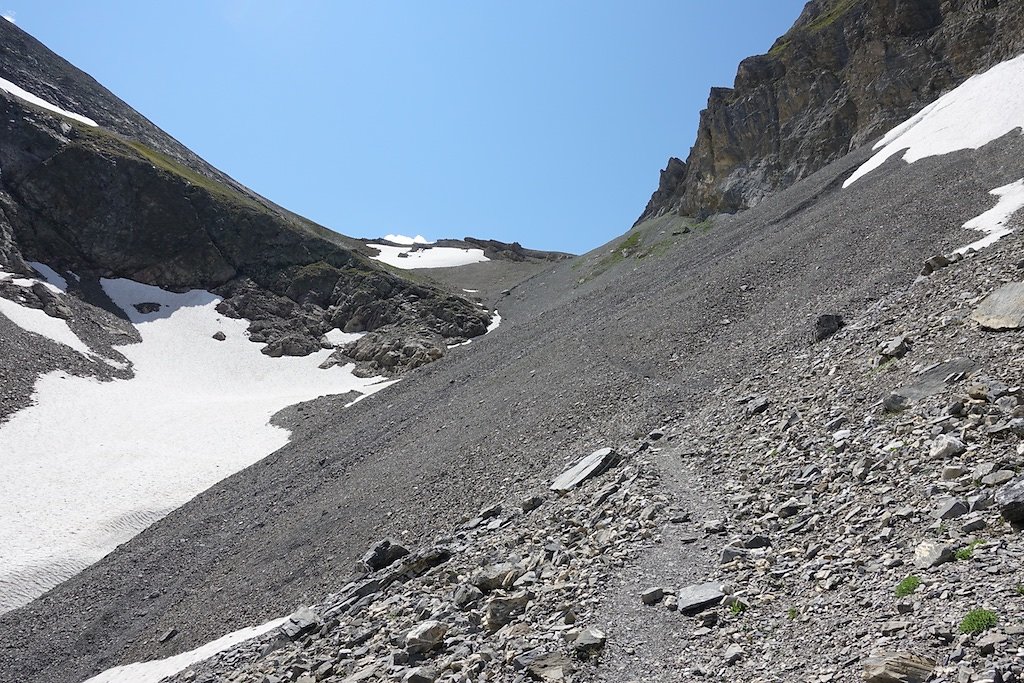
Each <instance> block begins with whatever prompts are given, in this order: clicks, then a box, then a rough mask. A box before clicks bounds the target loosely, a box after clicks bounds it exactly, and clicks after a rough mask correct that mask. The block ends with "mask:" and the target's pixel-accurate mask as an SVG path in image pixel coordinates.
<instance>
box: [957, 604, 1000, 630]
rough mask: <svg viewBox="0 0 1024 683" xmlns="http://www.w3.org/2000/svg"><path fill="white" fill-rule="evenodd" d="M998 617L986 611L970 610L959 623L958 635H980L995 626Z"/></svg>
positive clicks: (990, 611)
mask: <svg viewBox="0 0 1024 683" xmlns="http://www.w3.org/2000/svg"><path fill="white" fill-rule="evenodd" d="M998 621H999V617H998V616H997V615H996V613H995V612H993V611H992V610H988V609H972V610H971V611H970V612H968V613H967V615H966V616H965V617H964V618H963V620H962V621H961V622H960V633H981V632H982V631H987V630H988V629H990V628H992V627H993V626H995V625H996V623H997V622H998Z"/></svg>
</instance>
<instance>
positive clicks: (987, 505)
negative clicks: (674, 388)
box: [174, 236, 1024, 683]
mask: <svg viewBox="0 0 1024 683" xmlns="http://www.w3.org/2000/svg"><path fill="white" fill-rule="evenodd" d="M1004 239H1006V240H1013V239H1015V238H1014V237H1013V236H1010V237H1008V238H1004ZM1008 244H1009V245H1010V246H1009V247H1007V249H1010V250H1011V251H1013V250H1012V249H1011V247H1013V244H1014V243H1013V242H1012V241H1011V242H1008ZM1001 248H1002V247H998V248H996V249H995V250H993V252H992V253H991V254H987V253H983V254H974V255H969V256H968V257H966V258H964V259H962V260H959V261H957V262H956V263H955V264H951V265H950V266H948V267H945V268H943V269H941V270H937V271H935V272H933V273H932V274H931V275H930V276H929V277H927V278H921V279H919V280H918V281H917V282H915V284H914V285H913V287H911V288H909V289H908V290H906V291H903V292H896V293H891V294H888V295H886V296H885V297H883V298H882V299H880V300H879V301H878V302H877V303H876V304H875V305H873V306H872V307H871V308H870V309H868V310H867V311H866V312H865V313H863V314H862V315H861V317H860V318H858V319H857V320H851V321H849V323H848V324H847V325H846V326H844V327H843V330H842V333H841V334H833V335H831V336H828V337H827V338H825V339H822V340H820V341H819V342H818V343H815V344H813V345H810V346H803V347H801V348H799V349H795V350H794V351H793V352H792V353H791V354H775V355H772V356H770V357H767V358H766V360H765V364H764V367H763V369H762V371H761V372H759V373H758V374H757V375H754V376H750V377H743V378H733V379H721V380H720V386H717V387H715V388H714V389H713V390H712V391H709V392H708V393H707V394H706V395H705V397H704V400H703V402H702V403H700V404H699V405H695V406H694V408H693V410H692V411H690V412H688V413H687V414H685V415H680V416H678V417H677V418H676V419H674V420H670V421H669V422H668V423H667V424H657V425H638V426H637V428H636V431H635V433H636V435H637V436H636V441H635V442H634V443H632V444H619V445H616V448H615V449H609V450H606V449H602V450H601V451H598V452H596V453H594V454H592V455H591V456H588V458H584V459H583V461H582V462H580V463H579V464H577V465H576V466H575V467H573V468H571V469H570V470H568V471H567V472H565V473H563V475H561V476H560V477H559V478H558V479H557V480H556V483H557V484H558V486H552V488H554V489H555V490H556V491H557V492H558V495H551V494H547V493H546V492H545V491H536V492H535V493H534V494H533V495H529V496H523V495H522V494H521V493H519V494H517V497H516V498H515V499H513V500H508V501H498V502H494V503H492V504H491V505H489V506H487V507H485V508H484V509H483V510H481V511H480V512H479V513H478V514H477V515H476V517H474V518H473V519H471V520H469V521H468V522H466V523H465V524H463V525H461V526H459V527H458V528H457V529H455V530H452V531H451V532H450V533H448V534H447V535H442V536H440V537H438V538H437V539H434V540H433V541H432V542H423V543H422V544H412V543H410V542H406V540H405V539H404V538H403V543H402V545H403V546H407V547H408V548H409V549H413V548H414V547H418V549H416V550H414V551H413V552H411V553H410V554H409V555H408V556H405V557H402V558H400V559H398V560H397V561H395V562H394V563H393V564H390V565H388V566H385V567H383V568H381V569H377V570H373V571H370V572H368V573H367V572H364V573H362V574H358V575H357V576H356V577H355V578H353V579H352V581H351V583H350V584H349V585H347V586H345V587H344V588H343V589H342V590H340V592H338V593H336V594H334V595H331V596H328V597H326V598H325V599H324V601H323V602H322V603H321V604H318V605H315V606H314V608H313V609H314V610H315V613H316V614H319V615H322V619H320V620H319V621H317V622H316V625H315V626H312V625H311V626H310V627H309V630H307V631H305V632H304V634H303V635H301V636H299V637H298V638H296V639H294V640H291V639H289V638H287V637H285V638H283V639H282V638H278V637H276V636H267V637H266V638H263V639H257V641H256V642H254V643H251V644H245V645H242V646H239V647H238V648H235V649H234V650H232V651H230V652H227V653H222V654H221V655H218V656H217V657H215V658H213V659H211V660H210V661H209V662H206V663H204V664H199V665H196V666H195V667H193V668H192V670H191V672H189V674H188V675H191V678H188V679H186V678H185V677H184V676H185V675H186V674H182V675H181V676H179V677H177V678H176V679H174V680H175V683H184V681H186V680H187V681H189V683H212V682H213V681H219V680H229V681H231V682H232V683H255V682H258V683H264V681H273V682H274V683H279V682H281V683H283V681H286V680H291V681H294V680H302V679H301V677H302V676H309V677H310V679H311V680H314V681H317V683H319V681H324V680H326V681H330V682H331V683H335V682H337V681H345V680H349V679H351V680H356V679H358V680H367V681H403V680H410V681H420V680H431V678H432V680H433V681H435V682H436V683H469V682H470V681H472V682H474V683H475V682H476V681H481V682H484V683H496V682H504V681H509V682H510V683H524V682H525V681H531V680H532V681H566V682H570V681H571V682H574V683H582V682H583V681H592V680H593V681H602V682H604V683H613V682H622V683H629V682H632V681H642V680H666V681H669V680H671V681H675V680H681V681H696V680H715V681H736V682H739V681H743V682H745V683H746V682H748V681H749V682H751V683H783V682H787V683H788V682H789V681H809V682H811V683H850V682H852V681H855V680H865V681H870V682H874V683H890V682H892V683H896V682H900V683H911V682H914V681H917V682H919V683H924V681H934V682H935V683H981V682H982V681H997V680H998V681H1003V683H1011V682H1015V683H1024V598H1022V597H1021V596H1022V595H1024V588H1020V586H1022V585H1024V575H1022V574H1021V567H1022V566H1024V535H1022V533H1021V532H1020V531H1019V530H1018V529H1017V528H1015V525H1017V526H1019V525H1021V524H1022V523H1024V483H1021V482H1022V478H1021V475H1020V472H1021V471H1022V468H1024V389H1022V388H1021V387H1022V385H1024V374H1022V373H1024V368H1022V367H1021V366H1020V364H1019V363H1017V362H1016V360H1015V359H1018V358H1019V357H1020V356H1021V354H1022V353H1024V339H1017V338H1016V337H1014V336H1012V335H1013V334H1014V333H1008V334H1005V335H992V334H989V333H987V332H986V331H984V330H983V329H982V328H981V327H980V326H979V325H975V324H974V323H972V322H971V315H972V310H973V308H974V306H976V304H977V302H978V301H980V300H981V299H982V297H983V294H984V292H985V291H987V290H989V289H990V288H991V284H990V283H992V282H1006V281H1010V280H1011V279H1014V278H1015V277H1018V276H1019V273H1018V272H1017V269H1016V267H1015V266H1013V265H1012V263H1006V262H1005V256H1004V257H1003V259H1002V260H1000V257H999V253H1000V252H999V249H1001ZM1007 253H1009V252H1007ZM911 339H913V345H911V344H910V341H909V340H911ZM1008 359H1011V360H1012V361H1013V362H1011V361H1010V360H1008ZM620 452H621V453H627V454H628V456H626V457H625V458H624V459H623V460H624V461H623V463H622V464H621V465H620V466H619V467H617V468H615V469H611V464H612V462H614V461H615V460H617V459H618V456H615V457H613V456H612V453H620ZM606 458H607V459H608V460H606ZM609 460H610V461H612V462H609ZM671 469H677V470H678V471H679V472H684V473H685V474H686V479H687V481H688V482H689V484H690V489H691V490H692V492H693V496H694V499H693V500H685V496H683V495H682V494H679V492H674V491H671V490H669V488H668V487H666V486H665V485H664V483H663V481H662V479H663V474H664V472H666V471H670V470H671ZM539 485H541V486H543V483H541V484H539ZM1007 522H1010V523H1007ZM669 539H673V542H674V543H675V545H673V546H671V548H672V551H671V558H672V559H671V562H670V564H669V565H666V566H661V567H659V568H658V570H657V571H650V572H648V571H646V570H647V565H646V562H648V557H649V556H648V554H647V553H648V552H649V553H651V554H653V553H654V552H655V550H656V549H658V548H667V547H668V544H669ZM624 576H626V577H629V576H633V577H634V578H635V581H633V582H626V583H623V584H622V585H621V586H620V588H621V598H620V599H621V600H622V602H621V603H620V604H619V606H618V611H613V612H609V611H607V609H608V608H609V605H607V603H605V602H603V601H606V600H609V599H610V598H609V597H608V594H607V593H606V591H607V590H609V589H608V586H609V585H610V584H609V582H612V581H614V580H616V577H619V579H620V580H621V577H624ZM342 583H344V580H342V581H339V584H342ZM989 614H991V615H993V616H991V617H989V616H988V615H989ZM969 615H974V616H973V619H974V621H971V620H968V619H967V617H968V616H969ZM979 615H980V616H979ZM431 621H433V622H437V623H438V624H443V625H445V626H446V627H447V629H446V630H445V631H444V632H443V634H441V635H440V636H439V637H438V638H436V639H429V640H426V641H424V645H422V646H421V645H418V644H417V643H419V642H420V641H418V640H415V639H410V638H409V637H408V636H409V634H410V633H411V632H413V630H414V629H416V628H418V627H421V626H422V625H424V624H426V623H429V622H431ZM271 645H272V647H271ZM425 647H426V648H427V649H424V648H425ZM328 671H330V672H331V673H329V674H328V673H324V672H328ZM225 672H230V673H229V675H230V677H228V674H225ZM317 672H322V673H317Z"/></svg>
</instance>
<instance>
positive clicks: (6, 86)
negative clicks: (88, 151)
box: [0, 78, 97, 126]
mask: <svg viewBox="0 0 1024 683" xmlns="http://www.w3.org/2000/svg"><path fill="white" fill-rule="evenodd" d="M0 90H3V91H5V92H7V93H10V94H11V95H14V96H15V97H17V98H18V99H20V100H24V101H25V102H28V103H29V104H34V105H36V106H37V107H41V108H43V109H46V110H48V111H52V112H53V113H55V114H60V115H61V116H66V117H68V118H69V119H74V120H75V121H80V122H82V123H84V124H85V125H87V126H96V125H97V124H96V122H95V121H93V120H92V119H90V118H89V117H87V116H82V115H81V114H76V113H74V112H70V111H68V110H67V109H61V108H60V107H58V106H57V105H55V104H51V103H50V102H47V101H46V100H44V99H43V98H42V97H37V96H35V95H33V94H32V93H30V92H29V91H27V90H25V89H24V88H20V87H18V86H17V85H15V84H14V83H11V82H10V81H9V80H7V79H6V78H0Z"/></svg>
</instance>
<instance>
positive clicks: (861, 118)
mask: <svg viewBox="0 0 1024 683" xmlns="http://www.w3.org/2000/svg"><path fill="white" fill-rule="evenodd" d="M1021 51H1024V3H1022V2H1021V1H1020V0H812V2H809V3H808V4H807V6H806V7H805V8H804V11H803V13H802V14H801V15H800V18H799V19H798V20H797V21H796V23H795V24H794V25H793V27H792V28H791V29H790V30H789V31H788V32H787V33H786V34H785V35H784V36H782V37H781V38H779V39H778V40H777V41H775V44H774V46H773V47H772V49H771V50H770V51H769V52H768V54H764V55H759V56H755V57H750V58H748V59H745V60H743V61H742V62H741V63H740V66H739V70H738V71H737V74H736V81H735V84H734V85H733V87H732V88H712V90H711V95H710V97H709V98H708V106H707V109H705V110H704V111H703V112H701V117H700V124H699V127H698V130H697V140H696V142H695V143H694V145H693V147H692V148H691V150H690V154H689V156H688V157H687V159H686V161H685V162H683V161H681V160H680V159H677V158H672V159H670V160H669V162H668V165H667V167H666V168H665V170H663V171H662V172H661V180H660V183H659V185H658V189H657V190H656V191H655V192H654V194H653V195H652V196H651V199H650V201H649V202H648V204H647V207H646V208H645V209H644V212H643V214H642V215H641V216H640V218H639V219H638V221H637V222H638V223H639V222H642V221H644V220H647V219H650V218H655V217H657V216H661V215H664V214H681V215H686V216H695V217H704V216H707V215H710V214H714V213H722V212H734V211H737V210H741V209H744V208H747V207H750V206H753V205H754V204H757V203H758V202H759V201H761V200H762V199H763V198H764V197H766V196H768V195H770V194H772V193H773V192H775V191H777V190H779V189H782V188H785V187H788V186H789V185H792V184H793V183H794V182H796V181H797V180H799V179H801V178H805V177H807V176H809V175H810V174H811V173H813V172H814V171H817V170H818V169H820V168H823V167H824V166H826V165H827V164H828V163H830V162H832V161H834V160H836V159H838V158H840V157H842V156H843V155H845V154H846V153H848V152H849V151H851V150H852V149H854V148H856V147H859V146H861V145H863V144H866V143H868V142H870V141H872V140H873V139H874V138H876V137H878V136H879V135H882V134H883V133H885V132H886V131H887V130H889V129H890V128H892V127H893V126H895V125H897V124H899V123H901V122H902V121H904V120H905V119H906V118H908V117H909V116H911V115H912V114H913V113H915V112H916V111H918V110H919V109H920V108H921V107H923V106H924V105H925V104H927V103H929V102H931V101H932V100H935V99H936V98H938V97H939V96H940V95H942V94H943V93H944V92H946V91H948V90H950V89H951V88H953V87H955V86H956V85H958V84H959V83H961V82H963V81H964V80H966V79H967V78H968V77H970V76H971V75H973V74H975V73H977V72H979V71H983V70H984V69H986V68H988V67H990V66H992V65H994V64H996V63H998V62H1000V61H1003V60H1005V59H1008V58H1010V57H1013V56H1016V55H1017V54H1019V53H1020V52H1021Z"/></svg>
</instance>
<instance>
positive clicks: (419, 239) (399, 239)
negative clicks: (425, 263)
mask: <svg viewBox="0 0 1024 683" xmlns="http://www.w3.org/2000/svg"><path fill="white" fill-rule="evenodd" d="M382 239H385V240H387V241H388V242H394V243H395V244H408V245H410V246H411V245H413V244H433V242H431V241H430V240H428V239H427V238H426V237H424V236H423V235H416V236H415V237H407V236H405V235H384V237H383V238H382Z"/></svg>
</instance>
